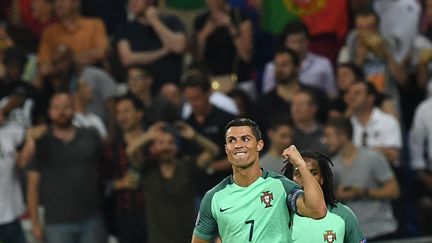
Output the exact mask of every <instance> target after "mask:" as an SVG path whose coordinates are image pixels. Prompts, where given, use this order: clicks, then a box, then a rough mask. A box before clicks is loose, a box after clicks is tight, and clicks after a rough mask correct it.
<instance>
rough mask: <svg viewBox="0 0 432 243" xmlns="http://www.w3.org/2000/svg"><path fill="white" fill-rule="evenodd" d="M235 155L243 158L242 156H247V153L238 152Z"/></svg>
mask: <svg viewBox="0 0 432 243" xmlns="http://www.w3.org/2000/svg"><path fill="white" fill-rule="evenodd" d="M234 155H235V156H239V157H241V156H245V155H246V152H244V151H238V152H235V153H234Z"/></svg>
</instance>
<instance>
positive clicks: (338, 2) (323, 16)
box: [262, 0, 348, 39]
mask: <svg viewBox="0 0 432 243" xmlns="http://www.w3.org/2000/svg"><path fill="white" fill-rule="evenodd" d="M262 10H263V11H262V20H263V27H264V29H265V30H267V31H269V32H270V33H273V34H279V33H280V32H281V31H282V29H283V27H284V26H285V24H286V23H288V22H289V21H292V20H295V19H300V20H301V21H303V22H304V23H305V24H306V25H307V26H308V28H309V33H310V34H311V35H312V36H314V35H318V34H322V33H336V35H337V36H338V38H340V39H343V38H344V37H345V35H346V33H347V31H348V14H347V0H262Z"/></svg>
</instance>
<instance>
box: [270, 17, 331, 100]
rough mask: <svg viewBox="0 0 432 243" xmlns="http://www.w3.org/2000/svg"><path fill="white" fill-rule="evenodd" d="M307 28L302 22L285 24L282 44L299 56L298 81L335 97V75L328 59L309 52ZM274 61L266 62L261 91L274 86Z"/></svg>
mask: <svg viewBox="0 0 432 243" xmlns="http://www.w3.org/2000/svg"><path fill="white" fill-rule="evenodd" d="M308 44H309V35H308V29H307V26H306V25H305V24H303V23H302V22H297V21H293V22H290V23H288V24H287V25H286V26H285V29H284V32H283V34H282V43H281V45H282V46H285V47H287V48H289V49H292V50H293V51H295V52H296V53H297V54H298V55H299V57H300V67H299V78H300V82H301V83H303V84H306V85H310V86H313V87H316V88H320V89H322V90H323V91H324V92H325V93H326V94H327V96H329V97H336V96H337V94H338V93H337V88H336V84H335V75H334V72H333V67H332V65H331V63H330V61H329V60H328V59H327V58H325V57H323V56H319V55H316V54H314V53H311V52H310V51H309V48H308ZM275 80H276V79H275V65H274V62H269V63H267V64H266V67H265V69H264V76H263V88H262V89H263V93H267V92H269V91H271V90H272V89H273V88H274V87H275V86H276V81H275Z"/></svg>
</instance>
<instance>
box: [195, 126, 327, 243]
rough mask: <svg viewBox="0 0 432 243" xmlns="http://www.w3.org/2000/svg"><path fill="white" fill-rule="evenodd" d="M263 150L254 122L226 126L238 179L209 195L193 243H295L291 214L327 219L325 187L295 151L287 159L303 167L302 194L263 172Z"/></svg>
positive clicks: (289, 150) (233, 177)
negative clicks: (217, 241)
mask: <svg viewBox="0 0 432 243" xmlns="http://www.w3.org/2000/svg"><path fill="white" fill-rule="evenodd" d="M263 147H264V142H263V140H262V138H261V132H260V130H259V127H258V125H257V124H256V123H255V122H254V121H252V120H249V119H246V118H240V119H235V120H233V121H231V122H229V123H228V124H227V125H226V127H225V152H226V154H227V156H228V160H229V161H230V163H231V165H232V170H233V174H232V175H231V176H229V177H227V178H225V179H224V180H223V181H221V182H220V183H219V184H218V185H216V186H215V187H214V188H212V189H211V190H209V191H208V192H207V193H206V194H205V196H204V198H203V200H202V202H201V207H200V212H199V215H198V218H197V222H196V226H195V229H194V232H193V236H192V243H205V242H209V241H210V240H211V239H212V238H213V237H214V236H215V235H217V234H219V235H220V237H221V239H222V242H224V243H229V242H263V243H264V242H265V243H267V242H272V243H279V242H280V243H282V242H284V243H285V242H291V235H290V230H289V223H290V222H291V219H290V216H291V215H294V214H299V215H303V216H306V217H311V218H315V219H319V218H323V217H324V216H325V215H326V213H327V208H326V204H325V200H324V196H323V192H322V190H321V187H320V185H319V184H318V182H317V181H316V180H315V179H314V177H313V176H312V174H311V173H310V171H309V168H308V167H307V164H306V162H305V161H304V160H303V158H302V157H301V155H300V153H299V152H298V151H297V149H296V147H295V146H290V147H289V148H287V149H285V150H284V151H283V153H282V156H283V157H284V158H286V159H287V160H289V161H290V162H291V163H292V164H293V165H294V166H295V167H296V168H298V171H299V173H300V174H301V176H302V179H303V190H302V189H300V188H299V187H298V185H296V184H295V183H294V182H293V181H291V180H289V179H287V178H286V177H284V176H281V175H278V174H276V173H273V172H270V171H266V170H262V169H261V168H260V166H259V152H260V151H261V150H262V149H263ZM287 232H288V233H287Z"/></svg>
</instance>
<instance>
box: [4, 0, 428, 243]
mask: <svg viewBox="0 0 432 243" xmlns="http://www.w3.org/2000/svg"><path fill="white" fill-rule="evenodd" d="M331 1H333V0H331ZM272 2H274V3H272V4H274V5H272V4H270V1H265V0H159V1H154V0H124V1H113V0H103V1H102V0H100V1H98V0H5V1H2V2H1V4H0V242H20V243H21V242H39V241H40V242H42V241H43V242H75V241H79V242H92V243H93V242H106V241H107V240H108V238H110V239H111V240H112V239H116V240H117V241H118V242H120V243H123V242H125V243H128V242H131V243H133V242H140V243H142V242H151V243H158V242H179V243H180V242H190V237H191V235H192V228H193V224H194V218H195V217H196V213H197V206H198V205H199V204H198V202H199V200H200V199H201V198H202V196H203V193H205V192H206V191H207V190H208V189H210V188H212V187H213V186H214V185H215V184H216V183H217V182H219V181H221V180H222V179H223V178H225V177H226V176H228V175H229V174H230V171H231V166H230V164H229V162H228V160H227V158H226V155H225V153H224V151H225V148H224V144H225V140H224V134H223V132H224V126H225V125H226V124H227V123H228V122H229V121H230V120H232V119H234V118H236V117H246V118H251V119H253V120H255V121H256V122H257V123H258V125H259V126H260V128H261V129H262V131H263V138H264V142H265V148H264V150H263V151H262V152H261V158H262V159H261V161H260V163H261V166H262V167H263V168H265V169H268V170H272V171H274V172H276V173H282V168H283V166H284V164H283V160H282V158H281V153H282V151H283V149H285V148H287V147H288V146H289V145H291V144H294V145H296V146H297V147H298V148H299V149H300V150H312V151H319V152H322V153H325V154H327V155H329V157H332V161H334V163H335V166H334V168H333V169H334V171H333V173H334V178H335V181H334V185H335V195H336V197H337V199H338V200H340V201H341V202H344V203H345V204H346V205H348V206H349V207H350V208H351V209H352V210H353V212H354V213H355V214H356V215H357V217H358V219H359V222H360V226H361V228H362V230H363V231H364V232H363V233H364V234H365V236H366V237H367V238H368V239H392V238H404V237H414V236H420V235H430V234H432V228H431V227H430V225H431V223H432V122H431V121H432V105H431V102H432V100H431V99H432V96H431V95H432V34H431V33H432V1H430V0H339V1H337V2H338V4H337V6H336V5H333V3H332V4H330V3H329V2H330V1H283V0H275V1H272ZM288 2H292V3H288ZM315 2H324V3H326V4H317V5H314V3H315ZM335 2H336V1H335ZM278 4H279V5H278ZM336 7H337V9H336ZM333 8H334V9H333ZM281 9H282V10H283V11H286V12H285V13H284V14H285V15H284V17H283V18H278V19H277V21H276V22H274V21H273V22H272V21H271V19H272V18H273V17H274V16H279V15H278V14H280V13H281ZM335 13H336V15H337V16H339V17H335V16H334V14H335ZM320 14H321V15H320ZM318 15H319V16H321V17H316V16H318ZM287 16H288V17H287ZM314 16H315V17H314ZM340 16H342V17H340ZM26 221H27V222H30V223H29V225H27V226H26V227H24V230H23V229H22V227H21V225H22V224H23V222H26ZM23 225H25V224H23ZM24 231H26V232H27V231H28V232H27V234H25V233H24ZM29 232H30V233H29ZM2 237H4V238H2ZM6 237H9V238H6Z"/></svg>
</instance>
